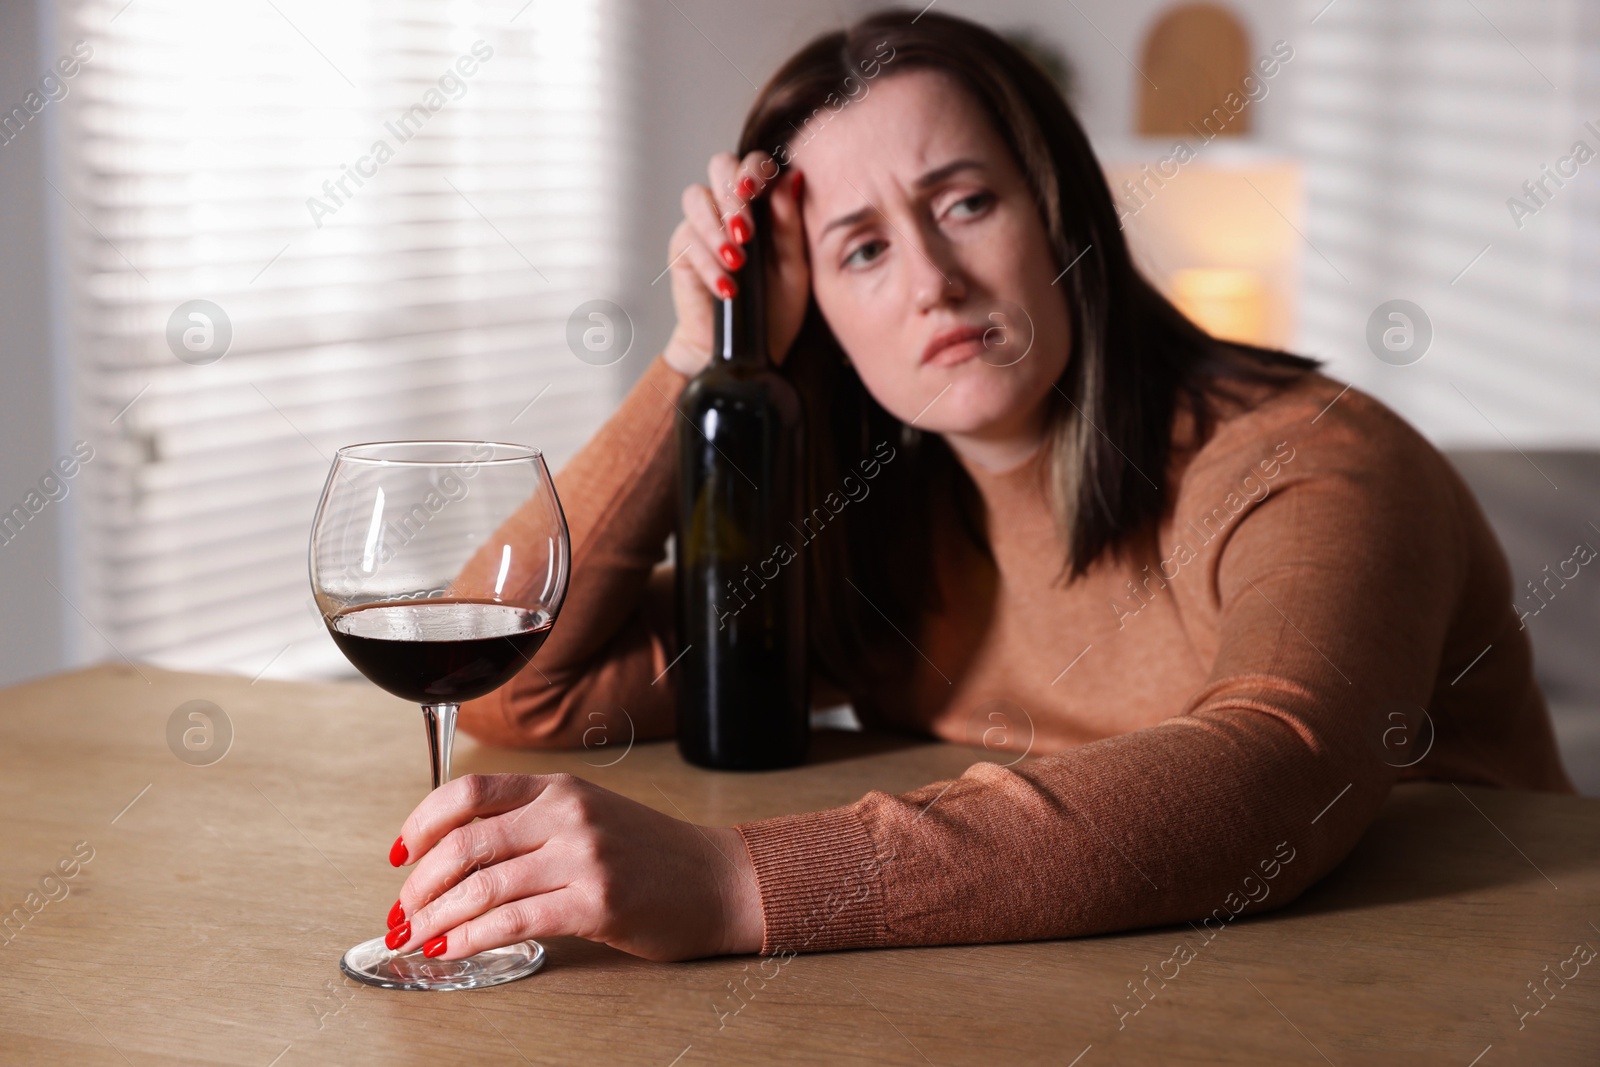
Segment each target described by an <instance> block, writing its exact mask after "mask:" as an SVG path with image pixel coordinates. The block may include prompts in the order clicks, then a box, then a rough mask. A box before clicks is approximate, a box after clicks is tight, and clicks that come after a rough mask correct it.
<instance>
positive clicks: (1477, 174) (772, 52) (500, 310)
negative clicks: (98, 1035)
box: [0, 0, 1600, 794]
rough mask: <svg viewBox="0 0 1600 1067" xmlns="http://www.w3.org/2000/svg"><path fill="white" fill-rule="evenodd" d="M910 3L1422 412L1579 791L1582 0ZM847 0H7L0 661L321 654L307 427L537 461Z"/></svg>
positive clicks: (601, 396) (1587, 545)
mask: <svg viewBox="0 0 1600 1067" xmlns="http://www.w3.org/2000/svg"><path fill="white" fill-rule="evenodd" d="M938 2H939V8H940V10H943V11H949V12H952V13H957V14H965V15H968V16H971V17H975V18H978V19H981V20H983V21H984V22H986V23H987V24H988V25H990V26H992V27H994V28H996V29H997V30H1000V31H1002V32H1005V33H1007V34H1008V35H1009V36H1011V37H1013V39H1015V40H1017V41H1018V42H1019V43H1022V44H1024V45H1025V46H1026V47H1027V48H1029V49H1030V51H1031V52H1032V53H1033V54H1034V55H1035V56H1037V57H1038V58H1039V59H1040V61H1041V63H1043V64H1044V65H1045V66H1046V67H1047V68H1048V69H1049V70H1051V72H1052V73H1053V74H1054V75H1055V76H1056V77H1057V79H1058V81H1059V82H1060V83H1061V84H1062V86H1063V89H1064V90H1065V91H1066V92H1067V94H1068V96H1069V99H1070V100H1071V101H1072V103H1073V105H1074V106H1075V108H1076V110H1077V112H1078V114H1079V116H1080V118H1081V120H1082V122H1083V123H1084V125H1085V127H1086V128H1087V130H1088V131H1089V134H1090V136H1091V138H1092V139H1093V141H1094V144H1095V147H1096V150H1097V152H1098V153H1099V154H1100V156H1101V159H1102V162H1103V164H1104V165H1105V168H1106V171H1107V175H1108V178H1109V179H1110V181H1111V185H1112V189H1113V192H1114V194H1115V195H1116V197H1117V199H1118V204H1119V212H1120V213H1121V214H1122V215H1123V225H1124V228H1125V231H1126V232H1127V234H1128V236H1129V238H1130V240H1131V241H1132V243H1133V245H1134V247H1135V250H1136V253H1137V255H1138V256H1139V259H1140V261H1141V263H1142V264H1143V265H1144V266H1145V268H1146V270H1147V271H1148V272H1149V274H1150V276H1151V277H1152V279H1153V280H1155V281H1156V282H1157V284H1159V285H1161V286H1162V287H1163V288H1164V289H1165V291H1167V292H1168V293H1169V294H1170V295H1171V296H1172V297H1173V299H1174V300H1176V301H1177V302H1178V303H1179V304H1180V306H1182V307H1183V308H1184V309H1185V310H1186V311H1187V312H1188V313H1189V314H1190V315H1191V316H1193V317H1194V318H1195V319H1197V320H1198V321H1200V322H1201V323H1202V324H1203V325H1205V326H1207V327H1208V328H1210V329H1211V330H1213V331H1214V332H1216V333H1218V334H1221V335H1225V336H1234V337H1241V338H1246V339H1250V340H1256V341H1261V342H1265V343H1269V344H1275V345H1280V346H1284V347H1289V348H1292V349H1295V350H1297V351H1301V352H1304V353H1307V354H1310V355H1314V356H1317V357H1319V358H1322V359H1324V360H1326V361H1328V363H1329V371H1330V373H1332V374H1334V375H1335V376H1337V377H1340V378H1343V379H1345V380H1347V381H1350V382H1352V383H1354V384H1355V385H1357V386H1359V387H1360V388H1362V389H1365V390H1367V391H1369V392H1371V393H1373V394H1375V395H1377V396H1378V397H1380V398H1381V399H1383V400H1384V401H1386V402H1387V403H1389V404H1390V405H1391V406H1393V407H1394V408H1396V409H1397V410H1399V411H1400V412H1401V413H1402V414H1403V415H1405V416H1406V417H1407V418H1408V419H1410V420H1411V421H1412V422H1413V423H1414V424H1415V425H1417V426H1418V427H1419V428H1420V429H1421V430H1422V432H1423V433H1424V434H1426V435H1427V436H1428V437H1429V438H1430V439H1431V440H1433V441H1434V442H1435V443H1436V444H1438V445H1439V446H1440V447H1441V448H1444V449H1445V450H1446V451H1447V452H1448V454H1449V455H1450V456H1451V458H1452V460H1454V461H1455V462H1456V464H1457V466H1458V467H1459V468H1460V469H1461V470H1462V472H1463V474H1465V475H1466V476H1467V478H1468V480H1469V481H1470V482H1471V483H1472V485H1473V486H1474V488H1475V489H1476V490H1477V492H1478V494H1479V496H1480V499H1481V500H1482V501H1483V504H1484V507H1485V509H1486V511H1487V512H1488V513H1489V515H1490V518H1491V521H1492V522H1493V523H1494V525H1495V526H1496V528H1497V530H1498V531H1499V533H1500V535H1501V538H1502V540H1503V542H1504V544H1505V545H1506V548H1507V552H1508V554H1509V556H1510V558H1511V565H1512V574H1513V582H1514V585H1515V588H1516V597H1517V605H1518V610H1519V611H1520V612H1524V613H1526V624H1527V626H1528V627H1529V629H1530V630H1531V632H1532V635H1533V639H1534V645H1535V649H1536V654H1537V662H1538V669H1539V672H1540V678H1541V681H1542V683H1543V685H1544V687H1545V691H1546V694H1547V695H1548V697H1549V698H1550V701H1551V704H1552V709H1553V711H1554V713H1555V718H1556V723H1557V728H1558V733H1559V735H1560V740H1561V743H1562V747H1563V753H1564V756H1565V759H1566V762H1567V764H1568V767H1569V769H1570V770H1571V771H1572V773H1573V776H1574V778H1575V779H1577V780H1578V781H1579V783H1580V786H1581V787H1582V788H1584V790H1585V791H1586V792H1588V793H1591V794H1600V667H1597V666H1596V660H1597V657H1596V655H1595V648H1594V640H1595V637H1596V635H1597V634H1600V629H1597V624H1600V567H1595V566H1591V565H1589V564H1588V561H1589V560H1590V559H1592V558H1593V557H1594V555H1595V552H1596V550H1600V506H1597V502H1600V451H1597V449H1600V365H1597V362H1596V360H1595V359H1594V358H1593V351H1592V348H1593V343H1592V338H1593V337H1594V335H1595V328H1596V326H1597V325H1600V243H1597V242H1600V178H1597V175H1600V162H1596V159H1595V157H1596V155H1597V153H1600V91H1597V90H1600V10H1597V5H1595V4H1593V3H1592V2H1586V0H1538V2H1536V3H1527V2H1513V0H1413V2H1408V3H1406V4H1403V5H1401V4H1395V3H1393V2H1392V0H1332V2H1330V0H1307V2H1285V0H1234V2H1230V3H1220V4H1210V3H1205V4H1183V3H1179V4H1174V3H1162V2H1155V0H1067V2H1066V3H1060V2H1054V0H1052V2H1048V3H1047V2H1045V0H989V2H985V3H983V4H981V5H980V4H977V3H962V2H955V0H938ZM879 6H883V5H878V4H872V3H846V2H829V0H788V2H785V3H777V2H775V0H743V2H740V3H733V2H731V0H721V2H713V0H665V2H662V0H560V2H549V0H506V2H503V3H502V2H498V0H481V2H466V0H460V2H452V0H426V2H423V0H388V2H383V3H380V2H378V0H315V2H312V0H228V2H226V3H218V2H216V0H209V2H207V0H6V2H5V3H4V4H0V383H3V384H0V591H3V592H0V596H3V602H0V603H3V606H0V627H3V634H4V640H3V642H0V684H7V683H10V682H14V681H18V680H21V679H24V678H28V677H33V676H36V675H40V674H44V673H48V672H52V671H57V670H62V669H67V668H70V667H73V666H77V665H81V664H84V663H89V662H94V661H98V660H104V659H112V660H122V659H127V660H137V661H141V662H143V661H148V662H153V663H156V664H159V665H161V666H166V667H172V668H177V669H187V670H201V671H227V672H234V673H239V674H243V675H247V676H250V677H253V678H260V677H269V678H286V677H325V676H332V675H336V674H344V673H347V672H348V671H349V668H348V666H347V664H346V662H345V661H344V659H343V658H342V657H341V656H339V655H338V653H337V651H336V650H335V649H334V648H333V646H332V645H331V643H330V642H329V640H328V638H327V637H326V635H325V633H324V631H323V628H322V626H321V623H320V621H319V619H318V616H317V614H316V612H315V610H314V607H313V606H312V603H311V599H310V593H309V589H308V587H307V577H306V562H305V550H306V537H307V531H308V527H309V523H310V520H311V515H312V512H313V509H314V507H315V503H316V497H317V494H318V492H319V491H320V489H321V485H322V481H323V479H324V477H325V476H326V472H327V468H328V464H329V462H330V460H331V457H332V454H333V451H334V450H335V449H336V448H338V447H339V446H340V445H343V444H348V443H351V442H355V441H363V440H374V439H384V438H394V437H409V436H423V437H451V436H461V437H469V438H491V439H501V440H513V441H520V442H527V443H531V444H535V445H538V446H540V447H542V448H544V449H545V450H546V453H547V455H548V456H549V458H550V460H551V464H552V466H553V467H557V468H559V465H560V464H561V463H562V462H563V461H564V460H565V458H566V457H567V456H569V455H571V453H572V452H573V451H574V450H575V449H576V448H577V447H578V446H579V445H580V444H581V443H582V442H583V441H584V440H585V438H586V437H587V436H588V435H589V434H590V433H592V432H593V430H594V429H595V427H596V426H598V424H599V423H600V422H601V421H602V420H603V419H604V418H605V417H606V415H607V414H608V413H609V411H610V410H611V409H612V408H613V407H614V405H615V403H616V402H617V400H618V399H619V397H620V396H621V395H622V394H623V392H624V391H625V390H626V389H627V387H628V386H629V384H630V383H631V382H632V381H633V379H634V378H635V376H636V375H637V374H638V373H639V372H640V370H641V369H642V367H643V366H644V365H645V363H647V362H648V361H649V360H650V359H651V358H652V357H653V356H654V355H655V353H656V352H657V351H658V349H659V347H660V345H661V344H662V343H663V342H664V341H665V339H666V336H667V334H668V332H669V331H670V328H671V303H670V294H669V292H668V283H667V280H666V279H665V278H664V277H662V272H663V270H664V268H665V267H666V255H665V248H666V243H667V239H668V236H669V235H670V233H671V231H672V229H673V227H674V226H675V225H676V223H677V220H678V218H679V206H678V205H679V195H680V192H681V190H682V188H683V186H684V185H686V184H688V183H690V182H694V181H703V180H705V174H704V168H705V163H706V159H707V157H708V156H709V155H710V154H711V153H713V152H715V151H719V150H725V149H728V148H730V147H731V146H732V144H733V142H734V140H735V138H736V136H737V133H738V129H739V125H740V122H741V120H742V117H743V114H744V112H745V109H746V108H747V107H748V105H749V103H750V102H751V100H752V99H753V97H754V95H755V93H756V90H757V87H758V86H759V84H760V83H761V82H762V81H763V80H764V79H765V77H766V76H767V75H768V74H769V73H770V72H771V71H772V70H773V69H774V68H775V67H776V65H777V64H778V63H779V62H780V61H781V60H782V59H783V58H784V57H786V56H787V55H788V54H789V53H790V52H792V51H793V50H794V49H795V48H797V47H798V46H799V45H800V44H801V43H803V42H804V41H805V40H806V39H808V38H809V37H810V36H812V35H814V34H816V33H818V32H821V31H824V30H827V29H829V28H832V27H835V26H838V25H839V24H841V23H842V22H844V21H847V20H849V19H851V18H854V17H857V16H859V15H861V14H865V13H867V12H869V11H871V10H873V9H875V8H876V7H879ZM929 6H932V5H929ZM1359 556H1360V546H1352V559H1353V560H1354V561H1356V562H1355V564H1354V565H1359ZM1396 624H1397V625H1400V624H1402V623H1401V622H1400V621H1399V620H1397V621H1396Z"/></svg>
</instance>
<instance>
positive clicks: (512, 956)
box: [339, 937, 544, 990]
mask: <svg viewBox="0 0 1600 1067" xmlns="http://www.w3.org/2000/svg"><path fill="white" fill-rule="evenodd" d="M543 966H544V946H543V945H541V944H539V942H537V941H519V942H518V943H516V944H515V945H507V946H506V947H505V948H492V949H490V950H489V951H487V952H480V953H478V954H477V955H476V956H468V957H466V958H465V959H459V960H430V959H429V958H428V957H426V956H424V955H423V954H422V950H421V949H418V950H417V951H415V952H408V953H406V954H405V955H403V956H402V955H400V954H399V953H398V952H391V951H389V948H388V946H387V945H385V944H384V943H383V938H381V937H375V938H373V939H372V940H371V941H363V942H361V944H359V945H357V946H356V947H355V948H353V949H351V950H350V951H349V952H346V953H345V954H344V958H343V959H341V960H340V961H339V969H340V970H341V971H343V972H344V973H345V974H347V975H349V976H350V977H351V978H354V979H355V980H356V981H358V982H364V983H366V984H367V985H372V986H379V987H381V988H383V989H439V990H444V989H483V988H485V987H487V986H492V985H504V984H505V983H507V982H515V981H516V980H517V979H518V978H526V977H527V976H528V975H530V974H532V973H533V972H534V971H537V970H538V969H539V968H540V967H543Z"/></svg>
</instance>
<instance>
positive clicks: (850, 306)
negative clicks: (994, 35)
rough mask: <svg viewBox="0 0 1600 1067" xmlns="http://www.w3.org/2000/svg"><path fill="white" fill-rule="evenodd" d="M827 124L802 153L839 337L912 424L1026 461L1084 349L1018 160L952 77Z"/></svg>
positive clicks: (878, 96) (815, 248)
mask: <svg viewBox="0 0 1600 1067" xmlns="http://www.w3.org/2000/svg"><path fill="white" fill-rule="evenodd" d="M828 115H829V113H828V112H826V111H824V112H823V116H828ZM823 116H818V117H814V118H813V119H812V120H811V123H809V124H808V125H807V127H806V129H805V131H804V134H803V135H802V136H801V137H797V138H795V140H794V142H793V143H792V144H791V145H790V149H791V153H792V155H793V158H794V161H795V163H796V165H798V167H799V168H800V169H801V170H802V171H803V172H804V174H805V193H804V197H805V199H804V212H805V230H806V243H807V247H808V250H809V252H810V258H811V272H812V282H811V284H812V289H813V291H814V293H815V294H816V298H817V306H818V308H819V309H820V310H821V311H822V314H823V316H824V317H825V318H826V319H827V321H828V325H829V326H830V327H831V328H832V330H833V333H834V336H835V337H837V338H838V339H839V343H840V344H841V345H842V346H843V347H844V350H845V352H846V354H848V355H849V357H850V360H851V362H852V363H853V364H854V365H855V367H856V371H857V373H858V374H860V376H861V380H862V382H863V383H864V384H865V385H866V387H867V389H868V390H869V391H870V392H871V393H872V395H873V396H874V397H875V398H876V399H877V400H878V402H879V403H880V404H882V405H883V406H884V407H885V408H886V409H887V410H888V411H889V412H890V413H891V414H893V415H895V416H896V417H898V418H899V419H901V420H902V421H903V422H908V423H909V422H913V421H914V422H915V425H916V426H917V428H918V429H922V430H928V431H931V432H936V433H941V434H943V435H944V436H945V437H946V439H947V440H949V441H950V443H951V444H952V445H953V446H954V447H956V449H957V450H958V451H961V452H963V453H967V454H970V455H973V456H975V457H978V456H981V455H984V454H985V453H984V452H983V450H984V449H985V448H987V449H988V450H989V451H988V453H987V454H989V455H993V454H995V453H994V448H995V447H996V446H1000V445H1002V444H1004V443H1010V444H1013V445H1015V444H1019V443H1021V444H1026V445H1027V448H1026V450H1025V451H1022V452H1020V453H1019V454H1017V456H1018V458H1020V457H1021V456H1026V455H1027V453H1028V452H1029V451H1031V450H1032V445H1033V444H1034V443H1037V440H1038V435H1039V433H1040V432H1041V430H1042V428H1043V422H1044V413H1045V411H1046V401H1047V399H1048V396H1049V393H1050V390H1051V388H1052V386H1053V383H1054V382H1055V381H1056V379H1057V378H1058V377H1059V376H1060V374H1061V371H1062V369H1063V368H1064V367H1065V366H1066V361H1067V358H1068V355H1069V352H1068V348H1069V346H1070V344H1071V335H1070V331H1069V323H1068V314H1067V301H1066V294H1065V291H1064V289H1063V288H1062V287H1061V286H1058V285H1055V284H1054V281H1055V279H1056V276H1057V274H1058V272H1059V271H1060V267H1059V266H1058V265H1057V264H1056V262H1055V256H1054V254H1053V253H1052V251H1051V249H1050V247H1049V244H1048V239H1047V237H1046V234H1045V229H1044V224H1043V221H1042V220H1041V219H1040V216H1039V212H1038V209H1037V207H1036V206H1035V204H1034V201H1033V197H1032V195H1031V193H1030V192H1029V190H1028V187H1027V184H1026V182H1025V180H1024V178H1023V175H1022V172H1021V170H1020V169H1019V167H1018V165H1017V162H1016V160H1015V159H1013V158H1012V155H1011V152H1010V150H1009V149H1008V148H1007V147H1006V145H1005V142H1004V141H1002V140H1001V137H1000V135H999V134H998V133H997V132H996V131H995V129H994V128H993V126H992V124H991V122H990V121H989V119H988V117H987V115H986V114H985V113H984V111H983V110H982V108H981V106H980V105H979V104H978V103H977V101H976V100H974V99H973V98H972V97H971V96H970V95H969V94H968V93H967V92H966V91H965V90H964V89H963V88H961V86H960V85H959V83H958V82H956V81H955V80H954V79H952V78H951V77H950V76H949V75H946V74H944V73H942V72H938V71H931V70H911V71H907V72H905V73H900V74H895V75H892V76H888V77H885V78H883V79H882V80H880V81H878V82H875V83H873V84H872V88H871V91H870V92H869V93H868V94H867V95H866V96H865V97H864V98H862V99H861V100H859V101H858V102H856V103H852V104H850V105H849V106H847V107H845V108H844V109H843V110H841V111H840V112H838V113H837V114H833V115H831V116H830V117H827V118H824V117H823ZM806 137H810V139H809V140H806ZM952 338H954V339H955V340H956V342H957V343H955V344H946V345H944V346H943V347H941V342H944V341H948V340H950V339H952ZM968 444H971V445H972V447H971V448H968V447H964V446H966V445H968ZM1013 452H1014V453H1015V450H1013ZM979 461H980V462H985V461H984V460H983V459H980V460H979ZM986 465H991V466H993V465H995V464H993V463H986Z"/></svg>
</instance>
